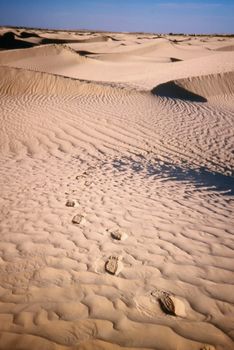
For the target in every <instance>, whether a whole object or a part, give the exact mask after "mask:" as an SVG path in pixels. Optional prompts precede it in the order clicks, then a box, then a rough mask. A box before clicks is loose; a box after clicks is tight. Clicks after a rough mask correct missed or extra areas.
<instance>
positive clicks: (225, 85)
mask: <svg viewBox="0 0 234 350" xmlns="http://www.w3.org/2000/svg"><path fill="white" fill-rule="evenodd" d="M152 92H153V93H154V94H156V95H159V96H165V97H170V98H179V99H182V100H190V101H194V102H196V101H197V102H206V101H207V98H209V97H213V96H219V95H222V96H223V95H234V72H227V73H223V74H212V75H207V76H200V77H192V78H187V79H180V80H175V81H170V82H167V83H164V84H161V85H158V86H157V87H155V89H153V90H152Z"/></svg>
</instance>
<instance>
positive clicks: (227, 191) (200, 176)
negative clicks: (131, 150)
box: [112, 157, 234, 196]
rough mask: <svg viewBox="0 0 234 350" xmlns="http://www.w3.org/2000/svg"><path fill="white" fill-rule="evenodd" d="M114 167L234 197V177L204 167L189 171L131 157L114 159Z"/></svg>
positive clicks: (167, 164)
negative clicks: (188, 183)
mask: <svg viewBox="0 0 234 350" xmlns="http://www.w3.org/2000/svg"><path fill="white" fill-rule="evenodd" d="M112 165H113V167H114V168H115V169H117V170H118V171H123V172H124V171H129V170H131V171H133V172H135V173H142V174H145V177H151V176H157V178H163V179H164V181H171V180H173V181H181V182H190V183H191V184H193V185H194V186H195V187H196V188H203V189H206V190H208V191H211V190H213V191H220V192H222V194H223V195H229V196H231V195H234V177H233V176H227V175H223V174H220V173H217V172H211V171H209V170H208V169H206V168H204V167H202V168H200V169H196V170H194V169H188V168H182V167H179V166H175V165H173V164H169V163H163V164H162V163H161V162H157V163H156V162H155V163H151V162H145V161H144V162H143V161H140V160H139V161H136V160H133V159H132V158H131V157H123V158H121V159H114V160H113V163H112Z"/></svg>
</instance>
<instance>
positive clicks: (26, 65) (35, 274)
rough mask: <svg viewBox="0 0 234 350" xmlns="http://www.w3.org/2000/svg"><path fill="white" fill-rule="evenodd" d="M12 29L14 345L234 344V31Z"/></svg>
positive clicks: (6, 309) (2, 320) (8, 295)
mask: <svg viewBox="0 0 234 350" xmlns="http://www.w3.org/2000/svg"><path fill="white" fill-rule="evenodd" d="M6 33H10V35H9V34H7V35H6ZM0 35H1V38H0V46H1V47H2V50H1V51H0V107H1V108H0V164H1V165H0V188H1V197H0V208H1V209H0V238H1V239H0V350H8V349H9V350H10V349H14V350H22V349H23V350H31V349H34V350H37V349H38V350H39V349H40V350H41V349H46V350H47V349H48V350H50V349H53V350H54V349H56V350H57V349H59V350H60V349H61V350H68V349H69V350H70V349H72V350H90V349H95V350H96V349H100V350H106V349H114V350H115V349H116V350H117V349H125V350H126V349H127V350H130V349H131V350H136V349H145V350H146V349H147V350H151V349H155V350H187V349H190V350H214V349H217V350H232V349H233V348H234V346H233V339H234V326H233V325H234V306H233V305H234V297H233V296H234V287H233V284H234V273H233V266H234V265H233V258H234V254H233V248H234V241H233V227H234V215H233V195H234V180H233V166H234V158H233V144H234V132H233V130H234V124H233V123H234V104H233V97H234V51H233V47H234V39H233V38H228V37H208V36H207V37H188V36H166V35H164V36H160V37H159V36H156V35H147V34H130V33H89V32H80V33H75V32H65V31H64V32H55V31H53V32H52V31H39V30H26V29H12V28H1V30H0ZM74 217H76V220H73V219H74ZM114 232H120V233H121V235H118V236H116V237H117V239H116V237H115V235H113V233H114ZM119 238H120V239H119ZM110 257H114V259H115V262H116V261H117V265H118V266H114V267H113V266H112V265H111V273H109V272H108V271H107V270H106V266H107V265H106V264H107V262H108V261H109V260H108V259H110ZM165 295H166V296H168V297H169V299H168V300H169V301H168V302H169V306H170V307H172V309H173V312H172V313H167V312H166V310H165V309H163V308H162V303H161V302H160V298H162V297H163V296H165ZM170 303H173V305H171V304H170Z"/></svg>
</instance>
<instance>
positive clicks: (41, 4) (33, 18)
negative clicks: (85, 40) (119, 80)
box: [0, 0, 234, 33]
mask: <svg viewBox="0 0 234 350" xmlns="http://www.w3.org/2000/svg"><path fill="white" fill-rule="evenodd" d="M0 25H12V26H30V27H44V28H58V29H62V28H64V29H100V30H110V31H111V30H112V31H144V32H155V33H162V32H166V33H168V32H177V33H178V32H183V33H234V0H222V1H221V0H203V1H201V0H199V1H183V0H182V1H179V0H168V1H162V0H115V1H111V0H35V1H29V0H7V1H3V0H0Z"/></svg>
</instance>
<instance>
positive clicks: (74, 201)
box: [66, 199, 79, 208]
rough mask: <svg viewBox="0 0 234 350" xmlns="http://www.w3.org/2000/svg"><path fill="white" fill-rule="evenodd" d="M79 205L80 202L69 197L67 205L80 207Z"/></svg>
mask: <svg viewBox="0 0 234 350" xmlns="http://www.w3.org/2000/svg"><path fill="white" fill-rule="evenodd" d="M78 206H79V202H78V201H77V200H75V199H68V200H67V202H66V207H73V208H75V207H78Z"/></svg>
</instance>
